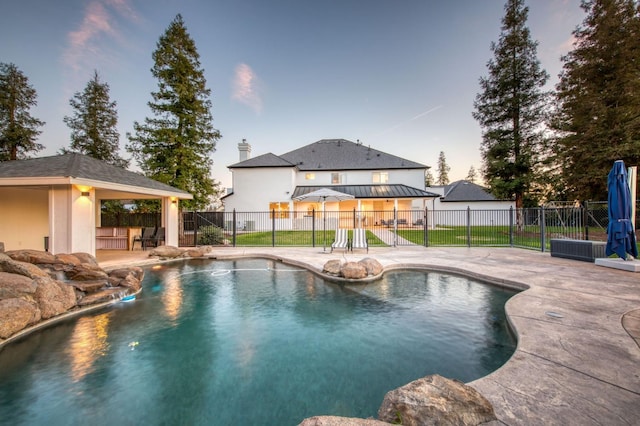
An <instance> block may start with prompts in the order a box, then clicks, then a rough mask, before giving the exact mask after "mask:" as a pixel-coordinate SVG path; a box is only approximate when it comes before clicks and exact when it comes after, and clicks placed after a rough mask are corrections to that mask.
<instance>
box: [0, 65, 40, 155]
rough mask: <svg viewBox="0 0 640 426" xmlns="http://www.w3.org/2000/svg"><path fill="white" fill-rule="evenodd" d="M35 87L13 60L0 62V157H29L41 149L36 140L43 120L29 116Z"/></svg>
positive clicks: (33, 102) (33, 103) (35, 102)
mask: <svg viewBox="0 0 640 426" xmlns="http://www.w3.org/2000/svg"><path fill="white" fill-rule="evenodd" d="M36 96H37V95H36V91H35V89H34V88H33V87H31V85H30V84H29V79H28V78H27V77H26V76H25V75H24V74H23V73H22V71H20V70H19V69H18V67H16V66H15V65H14V64H5V63H1V62H0V161H6V160H19V159H23V158H28V157H29V153H30V152H37V151H40V150H42V149H44V146H43V145H41V144H39V143H37V142H36V138H37V137H38V135H39V134H40V133H41V132H42V131H41V130H39V129H38V128H39V127H41V126H44V122H43V121H40V120H38V119H37V118H35V117H32V116H31V114H30V113H29V110H30V109H31V107H33V106H36V105H37V101H36Z"/></svg>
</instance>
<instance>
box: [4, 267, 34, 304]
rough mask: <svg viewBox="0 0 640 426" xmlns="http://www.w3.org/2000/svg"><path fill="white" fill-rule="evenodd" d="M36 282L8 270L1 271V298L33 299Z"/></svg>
mask: <svg viewBox="0 0 640 426" xmlns="http://www.w3.org/2000/svg"><path fill="white" fill-rule="evenodd" d="M36 288H37V286H36V284H35V283H34V282H33V280H32V279H31V278H29V277H25V276H24V275H18V274H10V273H8V272H0V300H2V299H12V298H14V297H15V298H19V299H33V295H34V294H35V292H36Z"/></svg>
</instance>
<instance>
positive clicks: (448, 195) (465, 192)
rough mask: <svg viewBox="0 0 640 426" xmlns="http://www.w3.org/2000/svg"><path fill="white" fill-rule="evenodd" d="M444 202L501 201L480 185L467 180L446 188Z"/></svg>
mask: <svg viewBox="0 0 640 426" xmlns="http://www.w3.org/2000/svg"><path fill="white" fill-rule="evenodd" d="M440 200H441V201H442V202H447V201H450V202H453V201H500V200H498V199H497V198H496V197H494V196H493V195H491V194H490V193H489V192H487V190H486V189H485V188H483V187H481V186H480V185H476V184H475V183H473V182H469V181H466V180H459V181H457V182H453V183H451V184H449V185H445V186H444V195H443V196H442V197H441V198H440Z"/></svg>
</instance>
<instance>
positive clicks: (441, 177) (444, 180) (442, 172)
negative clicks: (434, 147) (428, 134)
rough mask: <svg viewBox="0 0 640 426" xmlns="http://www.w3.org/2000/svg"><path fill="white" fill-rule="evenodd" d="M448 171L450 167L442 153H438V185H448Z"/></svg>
mask: <svg viewBox="0 0 640 426" xmlns="http://www.w3.org/2000/svg"><path fill="white" fill-rule="evenodd" d="M449 170H451V167H449V165H448V164H447V159H446V158H445V157H444V151H440V155H439V156H438V185H448V184H449Z"/></svg>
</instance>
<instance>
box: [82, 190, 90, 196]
mask: <svg viewBox="0 0 640 426" xmlns="http://www.w3.org/2000/svg"><path fill="white" fill-rule="evenodd" d="M80 195H82V196H83V197H88V196H89V195H91V193H90V192H89V191H82V192H81V193H80Z"/></svg>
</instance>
